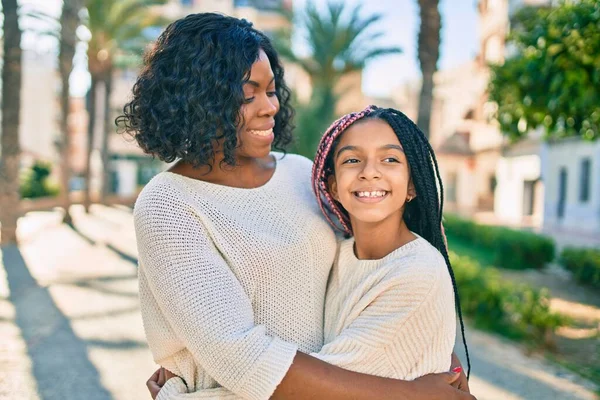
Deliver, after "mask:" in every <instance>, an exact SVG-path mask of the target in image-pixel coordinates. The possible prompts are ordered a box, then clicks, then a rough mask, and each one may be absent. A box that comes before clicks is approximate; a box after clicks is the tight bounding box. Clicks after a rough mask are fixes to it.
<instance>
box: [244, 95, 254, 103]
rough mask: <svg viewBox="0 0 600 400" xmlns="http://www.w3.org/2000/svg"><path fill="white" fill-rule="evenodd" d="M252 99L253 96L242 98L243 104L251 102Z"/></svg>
mask: <svg viewBox="0 0 600 400" xmlns="http://www.w3.org/2000/svg"><path fill="white" fill-rule="evenodd" d="M253 100H254V96H252V97H248V98H247V99H244V103H245V104H248V103H252V101H253Z"/></svg>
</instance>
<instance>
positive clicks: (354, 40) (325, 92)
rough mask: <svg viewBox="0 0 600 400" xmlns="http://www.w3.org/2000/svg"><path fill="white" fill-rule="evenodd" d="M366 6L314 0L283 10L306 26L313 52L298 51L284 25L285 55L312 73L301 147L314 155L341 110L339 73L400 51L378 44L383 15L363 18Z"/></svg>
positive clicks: (300, 108)
mask: <svg viewBox="0 0 600 400" xmlns="http://www.w3.org/2000/svg"><path fill="white" fill-rule="evenodd" d="M361 13H362V11H361V7H360V6H356V7H354V8H352V9H348V7H347V5H345V4H344V3H343V2H337V3H334V2H330V3H328V4H327V7H326V10H325V12H323V13H321V12H319V11H318V10H317V7H316V6H315V4H314V3H312V2H309V3H308V4H307V6H306V8H305V10H304V11H303V12H301V13H300V14H299V15H297V16H294V15H292V14H291V13H290V12H283V15H284V16H285V17H287V18H288V19H289V21H290V23H294V25H295V26H296V27H297V28H299V29H300V31H301V32H306V41H307V44H308V49H309V55H308V57H304V56H301V55H298V54H296V53H294V51H293V50H292V47H291V40H290V37H291V32H289V31H286V30H282V31H280V32H278V34H277V35H276V38H275V40H274V43H275V46H276V48H277V50H278V52H279V53H280V54H281V55H282V57H283V58H285V59H288V60H289V61H291V62H293V63H295V64H297V65H299V66H300V67H301V68H302V69H303V70H304V71H305V72H306V73H307V74H308V75H309V77H310V80H311V84H312V88H313V91H312V95H311V98H310V101H309V103H308V104H298V105H297V107H296V108H297V112H298V114H297V118H296V138H297V139H296V148H295V149H294V150H295V151H297V152H299V153H300V154H302V155H304V156H306V157H309V158H313V157H314V155H315V150H316V147H317V144H318V142H319V139H320V137H321V135H322V134H323V132H324V130H325V129H326V128H327V127H328V126H329V124H331V123H332V122H333V120H334V119H335V116H336V112H335V110H336V104H337V101H338V98H339V96H341V95H343V93H341V92H340V90H339V89H340V88H339V87H338V83H339V80H340V78H341V77H342V76H343V75H345V74H348V73H352V72H355V71H360V70H362V69H363V68H364V67H365V65H366V63H367V62H369V61H371V60H373V59H375V58H377V57H380V56H383V55H387V54H397V53H400V49H399V48H397V47H380V46H377V40H378V39H379V38H381V37H382V36H383V32H379V31H377V30H374V27H375V26H377V24H378V23H379V22H380V21H381V19H382V16H381V15H372V16H370V17H366V18H363V17H362V16H361Z"/></svg>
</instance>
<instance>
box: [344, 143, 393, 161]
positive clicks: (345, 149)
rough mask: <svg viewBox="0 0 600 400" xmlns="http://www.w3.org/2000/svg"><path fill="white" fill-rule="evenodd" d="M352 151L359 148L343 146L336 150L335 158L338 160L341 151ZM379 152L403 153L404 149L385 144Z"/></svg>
mask: <svg viewBox="0 0 600 400" xmlns="http://www.w3.org/2000/svg"><path fill="white" fill-rule="evenodd" d="M352 150H359V147H358V146H352V145H348V146H344V147H342V148H341V149H339V150H338V152H337V155H336V156H335V157H336V158H338V157H339V156H340V154H342V152H343V151H352ZM379 150H398V151H401V152H403V153H404V149H403V148H402V146H400V145H398V144H386V145H385V146H381V147H380V148H379Z"/></svg>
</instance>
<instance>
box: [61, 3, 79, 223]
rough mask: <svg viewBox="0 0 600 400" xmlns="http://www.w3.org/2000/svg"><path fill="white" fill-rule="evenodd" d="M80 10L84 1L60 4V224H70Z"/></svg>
mask: <svg viewBox="0 0 600 400" xmlns="http://www.w3.org/2000/svg"><path fill="white" fill-rule="evenodd" d="M82 7H83V0H63V9H62V14H61V16H60V40H59V54H58V69H59V72H60V79H61V83H62V90H61V96H60V105H61V119H60V131H61V138H60V140H59V144H58V147H59V153H60V155H61V157H60V158H61V186H62V196H61V197H62V201H61V202H62V204H63V208H64V209H65V214H64V217H63V222H64V223H66V224H72V223H73V221H72V218H71V214H70V212H69V209H70V207H71V199H70V197H69V180H70V178H71V153H70V147H71V146H70V145H71V140H70V136H69V111H70V107H69V100H70V95H69V91H70V86H69V77H70V76H71V72H73V57H74V56H75V45H76V44H77V35H76V33H75V31H76V30H77V27H78V26H79V23H80V21H79V12H80V11H81V9H82Z"/></svg>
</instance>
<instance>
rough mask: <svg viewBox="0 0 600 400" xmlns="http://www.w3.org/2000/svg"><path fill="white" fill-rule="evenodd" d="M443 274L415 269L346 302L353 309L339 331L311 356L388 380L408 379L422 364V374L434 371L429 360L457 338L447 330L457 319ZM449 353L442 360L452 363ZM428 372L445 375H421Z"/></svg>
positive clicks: (451, 330)
mask: <svg viewBox="0 0 600 400" xmlns="http://www.w3.org/2000/svg"><path fill="white" fill-rule="evenodd" d="M441 272H443V271H434V270H432V269H431V268H429V269H425V270H420V269H418V268H412V269H411V271H409V272H407V273H401V274H396V275H395V276H392V277H389V278H386V279H385V280H384V281H383V282H381V283H379V284H377V285H375V286H374V287H372V288H370V289H369V290H368V291H367V292H366V293H365V294H364V296H363V297H362V298H360V299H353V298H348V299H347V300H346V301H351V302H354V303H355V305H354V307H353V308H352V311H351V313H350V314H349V316H348V318H347V320H346V321H344V323H343V328H342V330H341V332H340V333H339V334H338V335H337V336H336V337H335V338H334V339H333V340H332V341H330V342H329V343H327V344H325V346H323V348H322V349H321V350H320V351H319V352H318V353H314V354H311V355H312V356H314V357H317V358H319V359H321V360H323V361H325V362H328V363H330V364H334V365H337V366H339V367H341V368H344V369H348V370H352V371H356V372H362V373H366V374H370V375H377V376H384V377H389V378H400V379H408V377H410V376H411V372H413V371H415V368H421V369H422V368H423V365H424V368H425V370H424V371H426V369H427V368H431V369H435V367H432V363H430V362H429V360H428V359H427V358H428V357H430V356H433V357H434V358H435V357H438V358H439V357H440V353H442V352H443V353H445V352H446V347H448V346H447V345H446V343H453V342H454V335H455V334H454V331H453V329H454V328H451V329H450V330H448V329H446V328H445V326H449V325H448V321H450V320H452V321H453V320H454V308H453V307H454V301H453V297H452V292H451V291H450V292H448V290H447V285H445V283H446V282H442V280H443V279H444V277H445V276H444V275H443V274H442V273H441ZM448 280H449V277H448ZM450 289H451V285H450ZM448 296H450V297H448ZM444 314H447V315H444ZM332 317H333V318H335V316H330V315H326V318H332ZM444 321H445V322H444ZM450 349H451V345H450ZM450 354H451V350H450V351H448V354H444V355H441V357H443V358H447V359H448V362H449V361H450ZM418 364H423V365H421V366H418V367H417V365H418ZM448 366H449V364H448ZM430 372H441V371H426V372H423V373H419V374H417V376H420V375H424V374H426V373H430ZM413 377H416V376H413Z"/></svg>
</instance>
